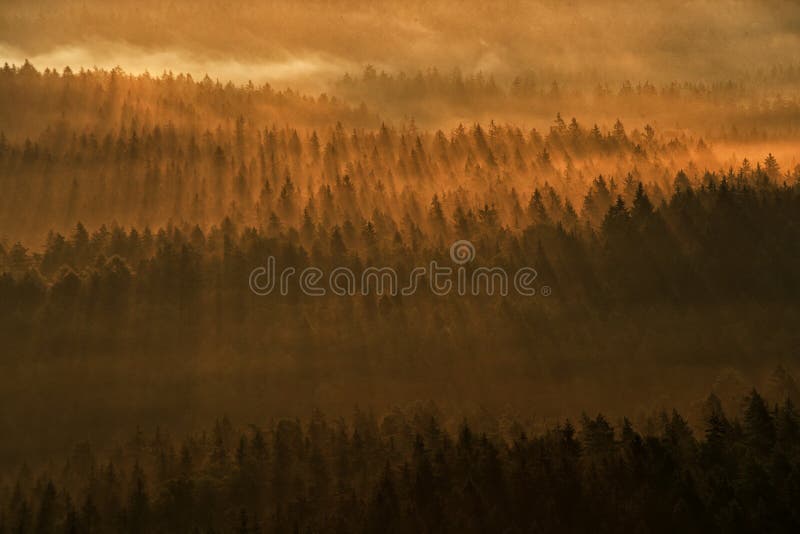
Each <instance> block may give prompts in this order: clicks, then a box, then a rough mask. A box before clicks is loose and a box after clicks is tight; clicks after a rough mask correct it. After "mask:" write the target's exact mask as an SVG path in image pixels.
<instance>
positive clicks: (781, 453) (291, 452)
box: [0, 390, 800, 534]
mask: <svg viewBox="0 0 800 534" xmlns="http://www.w3.org/2000/svg"><path fill="white" fill-rule="evenodd" d="M795 394H796V392H795ZM742 401H743V404H742V406H743V409H742V413H741V414H740V417H739V418H737V419H729V418H728V417H727V416H726V415H725V413H724V411H723V410H722V408H721V405H720V401H719V399H717V398H716V397H715V396H713V395H712V396H710V397H709V398H708V400H707V401H706V403H705V406H704V418H705V421H704V430H703V433H702V436H701V437H700V439H698V438H697V437H695V435H694V433H693V432H692V430H691V429H690V427H689V425H688V424H687V422H686V421H685V420H684V419H683V418H682V417H681V416H680V415H679V414H678V413H677V412H675V411H673V412H672V413H671V414H666V413H663V414H661V415H660V416H658V417H655V418H652V419H651V420H650V421H648V424H647V427H648V429H647V430H646V431H643V432H640V431H637V430H636V429H634V427H633V426H632V425H631V423H630V422H629V421H628V420H627V419H625V420H623V421H622V422H621V423H620V424H619V425H618V426H616V428H615V426H614V425H612V424H611V423H610V422H609V421H608V420H607V419H606V418H605V417H604V416H603V415H597V416H596V417H595V416H592V417H590V416H587V415H584V416H583V417H582V418H581V420H580V422H579V424H578V427H577V428H575V427H574V426H573V425H572V424H571V423H570V422H569V421H567V422H565V423H564V424H558V425H555V426H553V427H552V428H550V429H548V430H546V431H544V432H542V433H538V434H534V435H529V434H526V432H525V429H524V427H523V426H522V425H520V423H519V422H516V421H512V422H508V421H501V420H496V419H492V418H489V417H485V418H484V419H482V420H481V421H479V424H478V425H477V426H476V425H474V424H473V425H471V424H469V423H468V422H466V421H464V422H462V423H461V424H460V425H459V427H458V428H457V429H456V430H454V431H449V430H447V429H446V428H444V427H443V426H442V422H441V420H440V418H438V417H437V415H436V410H435V408H433V407H427V408H422V407H420V408H417V409H416V410H414V411H413V412H409V413H404V412H401V411H394V412H393V413H390V414H388V415H386V416H385V417H383V418H381V419H380V420H378V419H377V418H376V417H375V416H374V415H372V414H370V413H366V412H363V411H359V410H357V411H356V414H355V416H354V417H353V419H352V420H351V421H350V423H346V422H345V421H344V420H341V419H339V420H335V421H329V420H327V419H326V418H325V416H324V415H323V414H322V413H321V412H315V414H314V416H313V417H311V418H310V419H309V420H307V421H305V422H300V421H299V420H296V419H295V420H290V419H285V420H277V421H273V422H271V423H269V424H268V425H266V426H258V425H251V426H250V427H249V428H247V429H234V428H233V426H232V425H231V424H230V423H229V422H228V420H227V419H222V420H221V421H218V422H217V423H216V424H215V425H214V428H213V430H212V431H210V432H202V433H199V434H196V435H193V436H191V437H189V438H187V439H184V440H175V439H173V438H170V437H169V436H168V435H166V434H164V433H163V432H162V431H159V430H156V431H155V432H154V433H150V434H146V433H144V432H142V431H137V433H136V434H135V435H134V436H133V437H132V438H131V439H129V440H128V441H126V442H125V443H124V444H123V445H121V446H119V447H118V448H116V449H115V450H114V452H113V453H112V454H110V455H106V456H97V455H96V453H95V451H94V450H93V449H92V448H91V447H90V445H89V444H88V443H83V444H80V445H79V446H76V447H75V448H74V450H73V453H72V454H71V455H70V456H69V458H68V460H67V461H66V462H65V463H61V464H56V465H53V466H52V467H51V468H50V469H49V470H45V471H42V472H35V471H31V470H29V469H23V470H21V471H20V473H19V475H18V477H17V478H16V481H14V482H13V483H11V484H10V485H9V486H8V487H6V488H5V490H4V491H3V493H2V496H1V497H0V511H1V512H0V532H15V533H20V534H24V533H28V532H31V533H33V532H36V533H56V532H64V533H69V534H76V533H88V532H131V533H135V532H172V533H178V532H204V533H205V532H235V533H237V534H239V533H241V534H244V533H256V532H259V533H261V532H263V533H271V532H275V533H283V532H286V533H289V532H350V533H355V532H398V533H399V532H459V533H462V532H559V533H560V532H588V531H593V532H634V531H635V532H676V531H680V532H726V533H727V532H764V531H771V532H777V531H784V532H790V531H796V530H797V529H798V528H800V511H799V510H798V508H797V500H798V499H800V417H798V414H797V412H796V411H795V408H794V405H793V403H792V402H791V400H789V399H788V398H787V399H786V400H785V401H784V402H783V403H781V405H780V406H776V407H774V408H771V407H769V406H768V405H767V403H766V402H765V401H764V399H763V398H762V397H761V396H760V395H759V394H758V393H757V392H756V391H755V390H753V391H752V392H751V393H750V394H749V395H748V397H747V398H746V399H742ZM479 428H481V429H480V430H479Z"/></svg>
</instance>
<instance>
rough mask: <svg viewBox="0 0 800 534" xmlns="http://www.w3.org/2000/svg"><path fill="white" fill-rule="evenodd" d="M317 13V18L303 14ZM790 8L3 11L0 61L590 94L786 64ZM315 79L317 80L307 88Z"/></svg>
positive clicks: (793, 42) (795, 17) (285, 6)
mask: <svg viewBox="0 0 800 534" xmlns="http://www.w3.org/2000/svg"><path fill="white" fill-rule="evenodd" d="M312 15H313V16H312ZM799 31H800V5H798V4H797V3H796V2H790V1H783V0H767V1H753V0H721V1H715V2H709V1H701V2H685V1H679V0H666V1H652V0H650V1H645V2H639V3H637V4H636V5H631V4H629V3H627V2H618V1H608V0H605V1H600V2H596V1H594V2H588V1H569V2H555V1H538V2H517V1H506V2H492V3H484V2H475V1H467V2H459V3H458V8H457V9H454V8H453V3H452V2H442V1H412V2H382V3H380V4H375V3H372V2H358V1H333V2H303V3H302V4H301V3H294V2H280V1H278V2H269V3H255V2H243V1H240V0H235V1H231V2H212V1H207V0H202V1H200V2H182V1H177V2H170V3H168V4H164V3H162V2H156V1H152V0H144V1H138V2H127V3H117V2H115V3H114V5H113V6H112V5H108V4H107V3H105V2H98V1H96V0H89V1H81V2H73V1H61V2H52V1H45V2H37V3H36V5H33V4H31V3H30V2H21V1H16V0H12V1H7V2H3V5H2V6H1V7H0V36H2V37H0V55H2V56H5V57H6V58H7V59H9V60H12V61H15V62H17V63H19V62H20V61H21V60H23V59H25V58H33V59H34V60H35V61H34V62H35V63H36V64H37V65H39V66H41V67H48V66H49V67H58V68H62V67H63V66H64V65H65V64H70V65H71V66H72V67H73V68H75V67H87V68H89V67H92V66H95V65H96V66H101V67H103V66H104V67H113V66H115V65H123V66H124V67H125V68H126V70H129V71H131V72H141V71H144V70H145V69H147V70H149V71H150V72H158V71H160V70H162V69H172V70H180V71H184V72H191V73H192V74H198V75H200V74H205V73H206V72H207V73H208V74H209V75H210V76H211V77H212V78H220V79H222V80H227V79H232V80H234V81H240V82H246V81H248V80H253V81H256V82H263V81H270V82H274V83H278V84H290V85H297V86H301V87H303V86H308V85H313V86H317V85H318V84H319V83H320V82H319V81H320V80H321V79H331V78H334V77H335V74H338V73H341V72H342V71H344V70H360V68H362V67H363V66H364V65H366V64H373V65H375V66H376V67H378V68H381V69H386V70H390V71H398V70H404V71H414V70H417V69H422V68H426V67H438V68H440V69H445V70H447V69H452V68H456V67H457V68H460V69H462V70H463V71H464V72H465V73H470V72H475V71H484V72H491V73H494V74H495V75H497V76H499V77H501V78H502V77H504V76H511V75H513V74H515V73H518V72H520V71H522V70H528V69H530V70H533V71H535V72H537V73H538V74H539V75H540V76H541V77H543V78H545V79H547V78H558V79H574V80H583V81H591V82H592V83H596V81H597V80H598V79H607V80H609V81H615V80H622V79H637V80H651V81H654V82H665V81H670V80H673V79H681V80H687V79H692V80H725V79H728V78H730V77H735V76H738V75H740V74H741V73H742V72H746V71H751V70H753V69H757V68H768V67H771V66H772V65H774V64H776V63H786V62H794V61H797V59H798V50H800V37H799V36H798V32H799ZM312 78H313V81H312Z"/></svg>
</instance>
